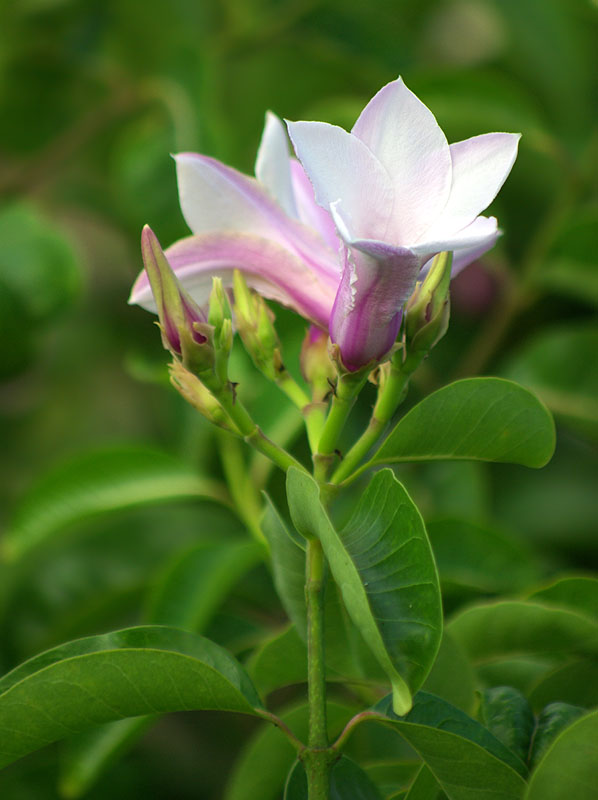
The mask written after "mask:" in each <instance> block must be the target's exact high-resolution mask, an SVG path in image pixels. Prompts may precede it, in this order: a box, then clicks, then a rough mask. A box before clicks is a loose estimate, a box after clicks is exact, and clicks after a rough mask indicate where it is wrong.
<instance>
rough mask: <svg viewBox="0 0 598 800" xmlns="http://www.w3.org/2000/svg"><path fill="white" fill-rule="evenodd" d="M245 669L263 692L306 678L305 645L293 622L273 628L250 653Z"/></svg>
mask: <svg viewBox="0 0 598 800" xmlns="http://www.w3.org/2000/svg"><path fill="white" fill-rule="evenodd" d="M247 670H248V672H249V674H250V675H251V678H252V680H253V682H254V683H255V685H256V686H257V688H258V689H259V691H260V692H261V693H262V694H263V695H267V694H270V692H273V691H274V690H275V689H280V688H282V687H283V686H289V685H291V684H294V683H303V682H304V681H306V680H307V647H306V646H305V643H304V642H303V640H302V639H301V637H300V636H299V634H298V633H297V629H296V628H295V626H294V625H289V626H287V627H285V628H283V629H282V631H276V632H275V633H273V634H272V635H271V636H270V637H269V638H268V639H266V640H265V641H264V642H263V643H262V645H261V646H260V647H258V648H256V650H255V651H254V652H253V654H252V656H251V658H250V659H249V661H248V663H247Z"/></svg>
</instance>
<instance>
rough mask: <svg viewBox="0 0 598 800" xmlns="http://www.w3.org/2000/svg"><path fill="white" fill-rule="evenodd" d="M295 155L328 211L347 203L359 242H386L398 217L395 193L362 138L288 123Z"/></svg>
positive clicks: (345, 211)
mask: <svg viewBox="0 0 598 800" xmlns="http://www.w3.org/2000/svg"><path fill="white" fill-rule="evenodd" d="M287 127H288V129H289V135H290V137H291V141H292V142H293V145H294V147H295V152H296V153H297V156H298V158H299V160H300V161H301V163H302V164H303V167H304V169H305V171H306V173H307V175H308V177H309V179H310V181H311V182H312V184H313V187H314V190H315V195H316V201H317V202H318V204H319V205H321V206H322V208H325V209H326V210H328V209H329V208H330V206H331V204H332V203H334V202H336V201H338V200H342V211H341V212H340V213H342V216H343V221H344V223H345V227H346V228H347V230H348V231H349V232H350V236H351V237H354V238H357V237H359V238H367V239H382V238H383V237H384V234H385V233H386V228H387V226H388V220H389V219H390V216H391V214H392V207H393V190H392V185H391V183H390V179H389V177H388V175H387V173H386V170H385V169H384V167H383V166H382V165H381V164H380V162H379V161H378V159H377V158H376V157H375V156H374V155H373V153H372V152H371V151H370V150H369V149H368V148H367V147H366V145H364V143H363V142H361V141H360V140H359V139H358V138H357V137H356V136H352V135H351V134H350V133H347V131H344V130H343V129H342V128H339V127H337V126H336V125H328V124H327V123H325V122H288V121H287Z"/></svg>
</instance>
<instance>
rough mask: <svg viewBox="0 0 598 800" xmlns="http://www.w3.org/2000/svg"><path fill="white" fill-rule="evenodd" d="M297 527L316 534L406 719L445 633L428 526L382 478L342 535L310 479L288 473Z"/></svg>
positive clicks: (389, 479)
mask: <svg viewBox="0 0 598 800" xmlns="http://www.w3.org/2000/svg"><path fill="white" fill-rule="evenodd" d="M287 496H288V500H289V508H290V511H291V517H292V519H293V524H294V525H295V527H296V528H297V530H298V531H299V532H300V533H302V534H303V535H304V536H306V537H308V536H313V535H314V534H316V535H317V536H318V538H319V539H320V541H321V543H322V547H323V549H324V552H325V554H326V558H327V559H328V562H329V564H330V570H331V572H332V575H333V576H334V579H335V581H336V583H337V585H338V586H339V588H340V590H341V592H342V596H343V600H344V604H345V606H346V608H347V611H348V613H349V615H350V616H351V618H352V620H353V622H354V623H355V625H356V626H357V628H358V629H359V630H360V632H361V634H362V636H363V638H364V639H365V641H366V643H367V644H368V646H369V648H370V649H371V651H372V653H373V654H374V655H375V657H376V659H377V660H378V661H379V663H380V665H381V666H382V667H383V669H384V671H385V672H386V674H387V675H388V677H389V679H390V682H391V684H392V687H393V695H394V697H395V706H396V708H398V709H399V710H402V711H403V712H404V711H406V710H408V709H409V707H410V705H411V692H414V691H416V690H417V689H418V688H419V686H420V685H421V684H422V682H423V681H424V680H425V678H426V675H427V674H428V672H429V671H430V668H431V666H432V664H433V662H434V658H435V656H436V652H437V651H438V647H439V644H440V638H441V632H442V610H441V606H440V590H439V587H438V576H437V574H436V567H435V565H434V559H433V556H432V552H431V550H430V545H429V543H428V539H427V536H426V530H425V526H424V523H423V520H422V518H421V516H420V514H419V512H418V510H417V508H416V507H415V505H414V504H413V502H412V501H411V498H410V497H409V495H408V494H407V492H406V491H405V490H404V489H403V487H402V486H401V484H400V483H399V482H398V481H397V479H396V478H395V476H394V475H393V473H392V472H391V470H382V471H380V472H378V473H377V474H376V475H374V477H373V478H372V480H371V481H370V484H369V486H368V488H367V489H366V491H365V492H364V494H363V495H362V497H361V500H360V502H359V504H358V506H357V508H356V510H355V511H354V513H353V515H352V517H351V519H350V520H349V522H348V523H347V525H346V526H345V528H344V529H343V530H342V531H341V533H340V534H339V533H337V531H336V530H335V529H334V527H333V525H332V523H331V521H330V519H329V518H328V516H327V514H326V512H325V510H324V508H323V507H322V505H321V503H320V499H319V489H318V485H317V484H316V482H315V481H314V480H313V479H312V478H311V477H310V476H309V475H307V474H306V473H302V472H300V471H299V470H294V469H291V470H289V472H288V473H287Z"/></svg>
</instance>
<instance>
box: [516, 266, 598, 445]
mask: <svg viewBox="0 0 598 800" xmlns="http://www.w3.org/2000/svg"><path fill="white" fill-rule="evenodd" d="M594 269H595V267H594ZM597 349H598V327H597V326H596V324H595V323H590V324H588V323H585V324H579V325H568V326H567V327H559V328H553V329H549V330H544V331H541V332H540V333H539V334H537V335H536V336H535V337H534V338H533V339H531V340H530V341H529V342H527V343H526V344H525V345H524V346H523V347H522V349H521V350H520V351H519V352H518V353H517V354H516V355H515V356H514V357H513V358H511V359H510V361H509V363H508V364H507V365H506V366H505V368H504V370H501V371H502V372H504V374H505V376H506V377H508V378H511V379H512V380H516V381H519V382H520V383H522V384H523V385H524V386H527V387H528V388H529V389H530V390H531V391H533V392H536V393H537V395H538V397H540V398H541V399H542V400H543V402H544V403H546V405H547V406H548V408H549V409H550V410H551V411H552V412H553V413H554V414H556V415H557V416H558V417H559V418H560V419H562V420H563V421H564V422H566V423H568V424H570V425H571V426H572V427H574V428H575V429H577V430H580V431H581V432H582V433H583V434H586V435H590V436H592V437H593V438H594V439H596V438H598V402H596V397H597V396H598V364H597V363H596V357H595V356H596V350H597Z"/></svg>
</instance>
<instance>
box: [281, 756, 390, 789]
mask: <svg viewBox="0 0 598 800" xmlns="http://www.w3.org/2000/svg"><path fill="white" fill-rule="evenodd" d="M284 800H308V797H307V778H306V775H305V770H304V769H303V765H302V764H301V762H300V761H297V762H296V763H295V764H294V766H293V767H292V769H291V771H290V773H289V777H288V779H287V784H286V787H285V793H284ZM330 800H382V795H381V794H380V791H379V790H378V789H377V788H376V786H375V785H374V784H373V783H372V781H371V780H370V778H369V777H368V775H367V772H364V770H362V769H361V767H360V766H358V765H357V764H356V763H355V762H354V761H352V760H351V759H350V758H348V757H347V756H344V755H343V756H341V757H340V759H339V760H338V761H337V762H336V763H335V764H334V766H333V767H332V769H331V771H330Z"/></svg>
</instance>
